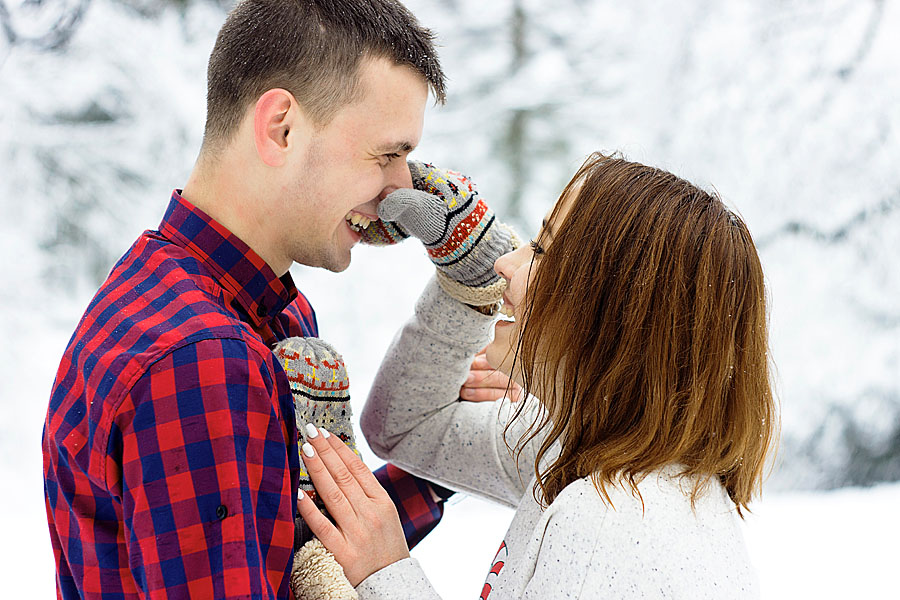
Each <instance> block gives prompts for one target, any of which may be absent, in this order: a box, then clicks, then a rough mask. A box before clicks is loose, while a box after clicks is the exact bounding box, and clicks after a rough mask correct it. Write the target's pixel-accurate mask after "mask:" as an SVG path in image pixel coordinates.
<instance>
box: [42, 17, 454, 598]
mask: <svg viewBox="0 0 900 600" xmlns="http://www.w3.org/2000/svg"><path fill="white" fill-rule="evenodd" d="M429 88H430V90H431V91H432V92H433V93H434V95H435V97H436V99H437V101H439V102H443V100H444V76H443V73H442V71H441V68H440V65H439V63H438V61H437V57H436V53H435V51H434V48H433V45H432V36H431V33H430V32H429V31H428V30H426V29H423V28H422V27H420V26H419V25H418V23H417V22H416V20H415V18H414V17H413V16H412V15H411V14H410V13H409V12H408V11H407V10H406V9H405V8H404V7H403V6H402V5H400V4H399V3H398V2H396V1H395V0H365V1H361V0H331V1H326V0H243V1H242V2H240V3H239V4H238V5H237V6H236V7H235V8H234V10H233V11H232V12H231V14H229V16H228V18H227V20H226V22H225V24H224V25H223V27H222V29H221V31H220V33H219V36H218V39H217V41H216V44H215V47H214V49H213V52H212V55H211V57H210V61H209V71H208V97H207V102H208V106H207V122H206V128H205V132H204V139H203V146H202V149H201V151H200V156H199V158H198V160H197V163H196V165H195V168H194V170H193V172H192V173H191V175H190V177H189V179H188V182H187V184H186V185H185V187H184V190H183V191H178V190H176V191H175V192H174V193H173V195H172V199H171V201H170V203H169V206H168V208H167V210H166V213H165V216H164V218H163V221H162V223H161V224H160V226H159V230H158V231H147V232H145V233H144V234H143V235H142V236H141V237H140V238H139V239H138V240H137V241H136V242H135V244H134V245H133V246H132V247H131V248H130V249H129V250H128V251H127V252H126V253H125V255H124V256H123V257H122V258H121V259H120V260H119V261H118V262H117V263H116V265H115V266H114V267H113V269H112V271H111V273H110V275H109V277H108V279H107V280H106V282H105V283H104V284H103V285H102V286H101V288H100V290H99V291H98V293H97V295H96V296H95V297H94V299H93V300H92V302H91V303H90V305H89V307H88V308H87V311H86V312H85V315H84V317H83V318H82V320H81V322H80V323H79V325H78V327H77V329H76V331H75V333H74V335H73V337H72V339H71V341H70V343H69V345H68V347H67V349H66V352H65V355H64V357H63V359H62V362H61V365H60V368H59V371H58V373H57V377H56V381H55V383H54V387H53V391H52V394H51V399H50V407H49V411H48V416H47V421H46V423H45V428H44V436H43V450H44V474H45V497H46V505H47V515H48V521H49V525H50V534H51V540H52V544H53V550H54V555H55V558H56V564H57V590H58V595H59V596H60V597H61V598H101V597H102V598H113V597H114V598H137V597H159V598H163V597H165V598H184V597H198V598H199V597H202V598H207V597H209V598H213V597H214V598H287V597H288V595H289V591H288V575H289V571H290V565H291V557H292V552H293V540H294V516H295V510H296V502H297V483H298V473H299V459H298V456H297V437H298V434H297V431H296V427H295V425H294V419H293V403H292V398H291V392H290V387H289V384H288V380H287V377H286V375H285V372H284V370H283V368H282V366H281V365H280V364H279V363H278V362H276V361H275V360H274V356H273V354H272V352H271V351H270V349H271V347H272V346H273V345H274V344H275V343H277V342H278V341H279V340H282V339H284V338H286V337H290V336H313V335H317V333H318V332H317V326H316V321H315V315H314V312H313V310H312V307H311V306H310V305H309V303H308V302H307V301H306V299H305V298H304V297H303V295H302V294H299V293H298V291H297V290H296V288H295V287H294V283H293V281H292V279H291V276H290V274H289V272H288V269H289V268H290V266H291V264H292V263H293V262H298V263H302V264H306V265H310V266H317V267H324V268H326V269H330V270H332V271H342V270H344V269H345V268H346V267H347V266H348V264H349V263H350V250H351V248H352V247H353V245H354V244H356V243H357V242H358V241H359V239H360V233H359V222H360V220H362V223H363V224H365V223H366V222H367V221H370V220H375V219H377V213H376V208H377V206H378V204H379V202H380V201H381V200H382V199H383V198H384V197H385V196H386V195H387V194H389V193H390V192H391V191H393V190H395V189H397V188H401V187H410V186H411V179H410V172H409V169H408V167H407V164H406V160H405V159H406V156H407V155H408V154H409V153H410V152H411V151H412V149H413V148H415V146H416V145H417V144H418V142H419V139H420V136H421V132H422V124H423V117H424V110H425V104H426V101H427V97H428V93H429ZM380 475H381V476H382V479H381V480H382V481H383V482H384V483H387V484H388V487H390V484H391V481H390V479H391V478H393V479H395V480H397V481H396V482H395V483H396V484H397V485H396V486H395V493H396V494H397V497H398V502H400V504H401V505H400V506H399V507H398V508H399V509H400V512H401V515H403V516H406V517H407V520H408V521H411V523H409V525H411V526H410V528H409V530H410V533H411V534H413V530H415V529H417V528H418V529H419V530H420V531H419V533H421V530H422V528H423V527H424V528H425V529H427V528H428V527H429V526H433V524H434V522H435V521H436V519H437V518H439V516H440V507H439V506H438V504H437V500H439V498H438V497H437V496H436V495H435V494H434V492H433V490H431V488H430V487H429V486H428V485H427V484H425V483H424V482H422V481H421V480H413V479H412V478H411V477H410V476H408V475H406V474H405V473H402V472H400V471H399V470H396V469H393V468H391V469H390V470H389V471H382V472H381V474H380ZM397 490H399V491H397ZM403 497H407V499H408V500H409V502H407V503H406V505H405V506H406V507H412V508H410V509H409V511H405V510H404V504H403V502H402V499H403Z"/></svg>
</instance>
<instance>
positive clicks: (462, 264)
mask: <svg viewBox="0 0 900 600" xmlns="http://www.w3.org/2000/svg"><path fill="white" fill-rule="evenodd" d="M408 164H409V170H410V173H411V174H412V181H413V188H414V189H406V188H404V189H399V190H395V191H394V192H392V193H390V194H389V195H388V196H387V197H385V199H384V200H382V202H381V204H379V205H378V216H379V218H380V219H381V220H382V221H385V222H388V223H391V224H393V225H394V227H395V228H396V229H399V230H401V231H403V232H405V233H408V234H409V235H413V236H415V237H417V238H419V239H420V240H422V243H423V244H424V245H425V248H426V250H427V251H428V257H429V258H430V259H431V262H433V263H434V265H435V266H436V267H437V270H438V282H439V283H440V284H441V287H442V288H444V290H445V291H446V292H447V293H448V294H450V295H451V296H452V297H454V298H456V299H457V300H460V301H461V302H464V303H466V304H469V305H472V306H491V305H496V304H497V303H498V302H499V301H500V299H501V297H502V295H503V291H504V290H505V289H506V281H505V280H504V279H503V278H501V277H500V276H499V275H497V273H495V272H494V261H496V260H497V259H498V258H499V257H500V256H502V255H504V254H506V253H507V252H510V251H512V250H514V249H515V248H517V247H518V246H519V243H520V242H519V239H518V237H517V236H516V234H515V232H514V231H513V230H512V228H511V227H509V226H507V225H504V224H503V223H500V222H499V221H498V220H497V218H496V216H495V215H494V211H493V210H491V209H490V208H489V207H488V205H487V204H486V203H485V202H484V200H483V199H482V198H481V197H480V196H479V195H478V190H477V188H476V187H475V184H474V183H473V182H472V180H471V179H469V178H468V177H466V176H465V175H462V174H460V173H457V172H455V171H450V170H447V169H441V168H439V167H435V166H433V165H429V164H426V163H422V162H416V161H410V162H409V163H408Z"/></svg>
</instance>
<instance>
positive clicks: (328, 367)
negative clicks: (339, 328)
mask: <svg viewBox="0 0 900 600" xmlns="http://www.w3.org/2000/svg"><path fill="white" fill-rule="evenodd" d="M275 356H277V357H278V360H279V361H280V362H281V365H282V366H283V367H284V370H285V372H286V373H287V376H288V381H290V383H291V393H292V394H293V395H294V418H295V420H296V422H297V431H298V432H299V433H300V435H301V436H304V435H305V434H306V424H307V423H312V424H313V425H315V426H316V427H318V428H324V429H327V430H328V431H329V433H333V434H335V435H337V436H338V437H339V438H341V440H342V441H343V442H344V443H345V444H347V445H348V446H350V448H351V449H352V450H353V451H354V452H357V450H356V439H355V437H354V436H353V425H352V424H351V423H350V416H351V414H352V413H351V412H350V380H349V378H348V377H347V368H346V367H345V366H344V359H343V358H342V357H341V355H340V354H339V353H338V352H337V350H335V349H334V348H333V347H332V346H331V345H330V344H328V343H327V342H324V341H322V340H321V339H319V338H314V337H307V338H302V337H292V338H288V339H286V340H282V341H281V342H278V344H277V345H276V346H275ZM301 445H302V442H301ZM301 465H302V461H301ZM300 490H301V491H304V492H307V493H308V494H309V496H310V497H312V499H313V500H314V501H315V502H316V504H318V505H319V508H321V509H322V510H323V511H324V506H323V505H322V504H321V502H320V500H319V499H318V497H317V496H316V490H315V488H314V487H313V485H312V481H310V479H309V474H308V473H307V472H306V471H305V470H302V468H301V471H300ZM310 537H311V536H310ZM307 540H308V538H307V539H302V540H300V541H301V543H305V542H306V541H307ZM298 547H299V546H298Z"/></svg>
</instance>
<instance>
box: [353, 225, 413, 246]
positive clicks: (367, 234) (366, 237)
mask: <svg viewBox="0 0 900 600" xmlns="http://www.w3.org/2000/svg"><path fill="white" fill-rule="evenodd" d="M360 235H361V236H362V238H361V239H360V241H361V242H362V243H363V244H369V245H370V246H390V245H392V244H396V243H398V242H402V241H403V240H405V239H406V238H408V237H409V234H408V233H406V232H405V231H403V230H402V229H400V227H399V226H398V225H397V224H396V223H390V222H388V221H382V220H381V219H376V220H374V221H372V222H371V223H370V224H369V226H368V227H366V228H365V229H363V230H361V231H360Z"/></svg>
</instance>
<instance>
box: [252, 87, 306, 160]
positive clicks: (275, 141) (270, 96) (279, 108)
mask: <svg viewBox="0 0 900 600" xmlns="http://www.w3.org/2000/svg"><path fill="white" fill-rule="evenodd" d="M298 113H299V111H298V110H297V103H296V101H295V100H294V96H293V95H292V94H291V93H290V92H288V91H287V90H283V89H281V88H275V89H271V90H269V91H267V92H266V93H265V94H263V95H262V96H260V97H259V100H257V101H256V109H255V111H254V114H253V137H254V140H255V141H256V152H257V153H258V154H259V157H260V159H261V160H262V161H263V163H265V164H267V165H269V166H270V167H280V166H281V165H283V164H284V162H285V157H286V155H287V154H288V152H289V151H290V150H291V148H292V143H291V135H290V134H291V132H292V131H293V129H294V128H295V127H296V126H298V125H299V123H296V119H297V118H298V117H299V115H298Z"/></svg>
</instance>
